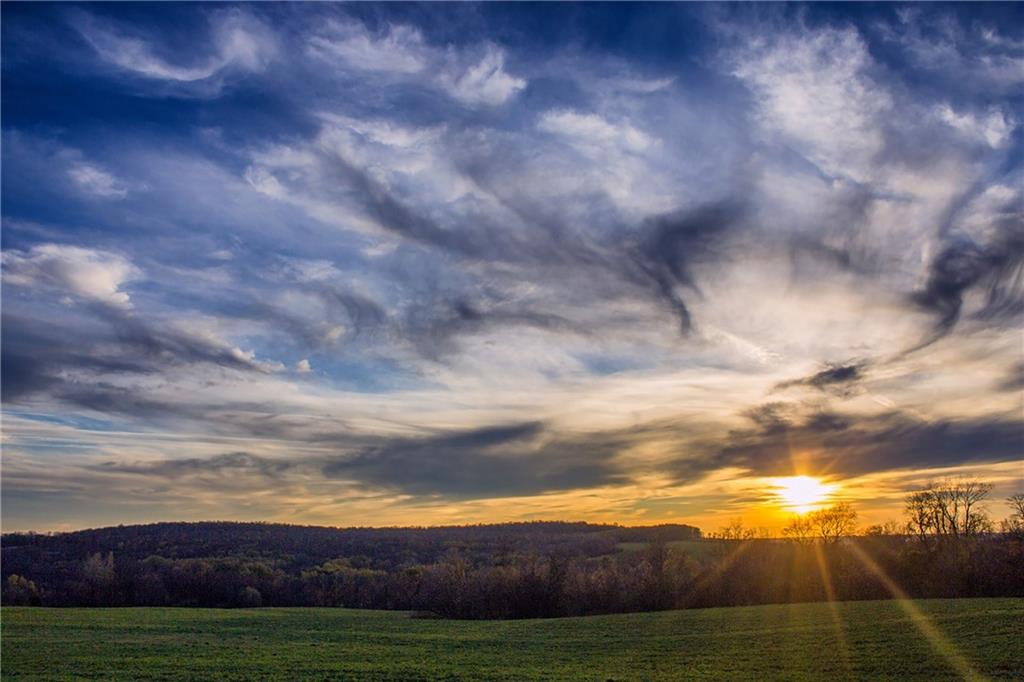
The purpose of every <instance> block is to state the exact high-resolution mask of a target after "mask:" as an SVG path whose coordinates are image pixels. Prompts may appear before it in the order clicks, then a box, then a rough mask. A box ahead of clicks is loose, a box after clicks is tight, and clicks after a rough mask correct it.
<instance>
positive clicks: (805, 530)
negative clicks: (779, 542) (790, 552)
mask: <svg viewBox="0 0 1024 682" xmlns="http://www.w3.org/2000/svg"><path fill="white" fill-rule="evenodd" d="M782 537H784V538H788V539H790V540H795V541H796V542H799V543H801V544H804V543H806V542H809V541H810V540H811V538H812V537H814V523H813V522H812V521H811V519H810V517H809V516H801V515H796V516H794V517H793V518H792V519H790V521H789V523H788V524H786V527H785V528H783V529H782Z"/></svg>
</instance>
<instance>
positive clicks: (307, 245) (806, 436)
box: [2, 3, 1024, 531]
mask: <svg viewBox="0 0 1024 682" xmlns="http://www.w3.org/2000/svg"><path fill="white" fill-rule="evenodd" d="M2 96H3V97H2V163H3V168H2V220H3V230H2V247H3V289H2V304H3V306H2V307H3V322H2V335H3V347H2V360H3V363H2V364H3V368H2V369H3V373H2V378H3V427H2V431H3V460H2V524H3V529H4V530H5V531H11V530H24V529H34V530H40V531H47V530H62V529H75V528H84V527H96V526H104V525H114V524H119V523H125V524H128V523H142V522H151V521H157V520H210V519H221V520H265V521H281V522H289V523H305V524H324V525H333V526H356V525H364V526H366V525H378V526H379V525H435V524H451V523H479V522H497V521H511V520H525V519H568V520H587V521H598V522H619V523H626V524H654V523H664V522H686V523H693V524H696V525H698V526H700V527H701V528H703V529H704V530H714V529H715V528H717V527H718V526H721V525H724V524H725V523H727V522H728V521H730V520H731V519H734V518H737V517H741V518H743V519H744V521H745V522H746V523H747V524H748V525H758V526H764V527H778V526H780V525H781V524H783V523H784V522H785V521H786V519H787V518H788V516H787V514H788V513H791V511H792V510H786V509H785V507H784V505H780V503H779V501H778V499H777V495H776V491H777V489H778V487H779V483H778V479H779V478H784V477H790V476H796V475H806V476H812V477H815V478H817V479H820V480H821V481H824V482H826V483H827V484H828V486H827V487H828V489H829V490H830V491H832V492H831V493H830V495H829V497H828V500H823V502H825V501H827V502H833V501H843V500H846V501H850V502H851V503H852V504H853V505H854V507H855V508H856V509H857V510H858V511H859V512H860V519H861V521H862V523H870V522H881V521H885V520H889V519H892V520H898V519H899V518H900V515H901V511H902V501H903V497H904V495H905V494H906V493H907V491H909V490H912V489H914V488H915V487H917V486H920V485H923V484H924V483H927V482H928V481H930V480H939V479H944V478H948V477H960V476H968V477H977V478H981V479H982V480H986V481H990V482H992V483H993V484H994V486H995V489H994V491H993V495H992V499H991V502H990V504H989V509H990V512H991V513H992V515H993V516H994V517H995V518H996V519H998V518H1001V517H1002V516H1005V513H1006V509H1005V507H1004V506H1003V505H1002V502H1001V499H1003V498H1005V497H1006V496H1007V495H1009V494H1011V493H1013V492H1016V491H1020V490H1024V335H1022V329H1021V326H1022V321H1024V303H1022V301H1024V208H1022V196H1021V195H1022V188H1024V182H1022V179H1024V155H1022V152H1024V132H1022V127H1021V120H1022V118H1024V114H1022V112H1024V5H1021V4H1017V3H1006V4H997V5H988V4H969V5H956V4H944V5H921V4H913V5H900V4H885V5H845V4H840V5H811V6H807V5H781V4H771V5H739V4H729V5H717V4H695V5H674V4H634V5H618V4H598V5H581V4H566V5H559V4H539V5H535V4H509V5H506V4H483V5H477V4H459V5H442V4H423V5H418V4H352V5H335V4H321V3H314V4H262V3H261V4H251V5H233V4H197V3H186V4H159V5H155V4H146V3H143V4H130V3H129V4H124V3H110V4H44V3H5V4H4V5H3V7H2Z"/></svg>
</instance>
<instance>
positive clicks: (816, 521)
mask: <svg viewBox="0 0 1024 682" xmlns="http://www.w3.org/2000/svg"><path fill="white" fill-rule="evenodd" d="M808 518H809V520H810V522H811V524H812V525H813V526H814V527H815V528H816V529H817V531H818V535H819V536H821V539H822V540H824V541H825V542H838V541H839V539H840V538H843V537H846V536H848V535H853V533H854V532H855V531H856V530H857V512H856V510H854V508H853V507H852V506H850V503H849V502H840V503H839V504H836V505H833V506H831V507H829V508H828V509H820V510H818V511H816V512H813V513H812V514H809V515H808Z"/></svg>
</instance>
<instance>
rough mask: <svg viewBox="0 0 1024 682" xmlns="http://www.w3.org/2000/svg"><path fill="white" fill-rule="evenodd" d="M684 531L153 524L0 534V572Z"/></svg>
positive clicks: (426, 559)
mask: <svg viewBox="0 0 1024 682" xmlns="http://www.w3.org/2000/svg"><path fill="white" fill-rule="evenodd" d="M700 534H701V533H700V529H698V528H695V527H693V526H687V525H682V524H668V525H660V526H637V527H627V526H618V525H606V524H592V523H582V522H564V521H537V522H528V523H499V524H486V525H467V526H441V527H422V528H421V527H409V528H330V527H323V526H297V525H288V524H280V523H237V522H225V521H211V522H199V523H153V524H145V525H133V526H113V527H109V528H96V529H90V530H81V531H74V532H68V533H54V534H45V535H44V534H36V533H7V534H4V535H3V536H2V538H0V548H2V558H3V562H2V573H3V578H4V580H6V579H7V578H8V576H10V575H12V574H18V575H22V576H29V577H32V578H33V579H34V580H37V581H39V582H40V583H41V584H47V585H56V584H61V583H64V582H67V581H70V580H73V579H76V577H77V575H78V573H79V572H80V566H81V564H82V562H83V561H85V560H86V559H87V558H89V557H91V556H93V555H96V554H100V555H107V554H108V553H113V555H114V557H115V559H116V560H117V562H118V563H123V562H125V561H128V562H140V561H144V560H146V559H149V558H151V557H159V558H161V559H168V560H184V559H226V558H230V559H237V560H241V561H246V562H252V561H262V562H263V563H265V564H267V565H270V566H273V567H275V568H277V569H281V570H283V571H285V572H287V573H289V574H293V575H294V574H298V573H299V572H301V571H303V570H305V569H310V568H313V567H315V566H318V565H320V564H323V563H324V562H328V561H334V560H339V559H345V560H346V561H347V563H349V564H351V565H353V566H356V567H362V568H372V569H374V570H384V571H394V570H398V569H401V568H403V567H407V566H413V565H424V564H433V563H435V562H438V561H441V560H442V559H444V558H445V557H446V556H451V555H452V554H457V555H459V556H461V557H463V558H465V559H466V560H467V561H469V562H470V563H471V564H478V563H483V562H486V563H492V562H493V561H495V559H496V558H500V557H503V556H504V557H509V558H511V557H516V556H522V555H527V554H537V555H544V556H557V555H563V556H572V557H596V556H601V555H606V554H612V553H614V552H616V550H617V548H618V546H619V544H620V543H623V542H649V541H651V540H654V539H663V540H665V541H666V542H668V541H673V540H686V539H694V538H699V537H700Z"/></svg>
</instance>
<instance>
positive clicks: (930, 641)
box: [2, 599, 1024, 680]
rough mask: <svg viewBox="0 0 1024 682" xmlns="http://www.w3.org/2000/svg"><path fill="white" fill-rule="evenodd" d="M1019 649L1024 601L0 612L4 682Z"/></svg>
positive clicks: (906, 658) (1005, 655)
mask: <svg viewBox="0 0 1024 682" xmlns="http://www.w3.org/2000/svg"><path fill="white" fill-rule="evenodd" d="M837 622H839V623H841V624H842V626H841V628H839V629H837V627H836V623H837ZM1022 642H1024V599H964V600H924V601H916V602H913V603H900V602H894V601H888V602H850V603H840V604H834V605H831V606H830V605H829V604H794V605H778V606H774V605H773V606H756V607H737V608H725V609H707V610H693V611H671V612H663V613H643V614H626V615H614V616H596V617H590V618H563V619H553V620H520V621H447V620H424V619H414V618H410V617H409V616H408V615H406V614H402V613H396V612H382V611H350V610H341V609H299V608H296V609H258V610H212V609H152V608H143V609H106V610H103V609H40V608H5V609H3V612H2V650H3V659H2V666H3V669H2V673H3V677H4V679H17V678H32V679H68V678H71V677H78V678H94V679H95V678H101V679H119V680H130V679H212V678H217V679H261V680H268V679H282V680H283V679H295V678H297V677H306V678H310V679H321V680H323V679H352V678H359V679H376V680H426V679H430V680H435V679H448V680H451V679H476V680H523V679H547V680H562V679H583V680H652V679H715V680H722V679H736V680H741V679H790V680H792V679H823V678H832V679H836V678H839V679H843V678H859V679H872V680H878V679H909V678H916V679H922V680H924V679H927V680H934V679H957V678H960V677H962V676H963V674H964V673H966V674H967V675H968V676H973V675H974V674H978V675H979V676H980V677H982V678H993V679H1024V646H1022V644H1021V643H1022Z"/></svg>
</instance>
